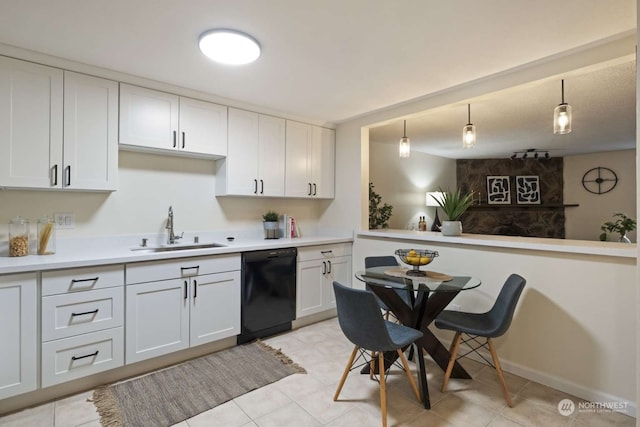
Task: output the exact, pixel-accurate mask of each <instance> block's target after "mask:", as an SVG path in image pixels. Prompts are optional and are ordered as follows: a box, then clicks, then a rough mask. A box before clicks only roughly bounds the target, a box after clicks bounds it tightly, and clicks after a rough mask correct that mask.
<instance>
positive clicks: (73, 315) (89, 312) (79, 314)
mask: <svg viewBox="0 0 640 427" xmlns="http://www.w3.org/2000/svg"><path fill="white" fill-rule="evenodd" d="M87 314H98V309H97V308H96V309H95V310H91V311H83V312H82V313H71V316H72V317H75V316H86V315H87Z"/></svg>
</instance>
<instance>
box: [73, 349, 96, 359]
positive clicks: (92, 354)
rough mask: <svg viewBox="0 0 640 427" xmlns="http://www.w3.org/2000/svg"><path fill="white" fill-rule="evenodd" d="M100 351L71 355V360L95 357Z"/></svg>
mask: <svg viewBox="0 0 640 427" xmlns="http://www.w3.org/2000/svg"><path fill="white" fill-rule="evenodd" d="M98 351H99V350H96V351H95V352H93V353H91V354H85V355H84V356H71V360H80V359H86V358H87V357H95V356H97V355H98Z"/></svg>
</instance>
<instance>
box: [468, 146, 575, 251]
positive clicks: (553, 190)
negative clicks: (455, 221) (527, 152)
mask: <svg viewBox="0 0 640 427" xmlns="http://www.w3.org/2000/svg"><path fill="white" fill-rule="evenodd" d="M492 175H506V176H509V182H510V186H511V204H510V205H489V204H487V176H492ZM519 175H536V176H538V177H539V178H540V193H541V194H540V196H541V202H542V203H541V204H540V205H518V204H517V203H516V187H515V185H516V183H515V179H516V178H515V177H516V176H519ZM456 178H457V183H458V187H460V188H461V189H462V191H469V190H474V192H476V199H477V202H476V205H475V206H474V207H472V208H471V209H469V210H468V211H467V212H466V213H465V215H464V216H463V217H462V218H461V220H462V223H463V228H464V232H465V233H478V234H500V235H507V236H529V237H551V238H559V239H563V238H564V236H565V232H564V221H565V218H564V208H562V207H561V205H562V203H563V199H562V197H563V196H562V195H563V185H564V183H563V159H562V158H551V159H540V160H537V159H514V160H511V159H459V160H457V161H456Z"/></svg>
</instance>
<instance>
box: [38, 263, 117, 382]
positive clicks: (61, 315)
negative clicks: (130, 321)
mask: <svg viewBox="0 0 640 427" xmlns="http://www.w3.org/2000/svg"><path fill="white" fill-rule="evenodd" d="M41 286H42V309H41V310H42V314H41V318H42V323H41V331H42V373H41V375H42V387H49V386H52V385H56V384H60V383H63V382H66V381H71V380H75V379H78V378H82V377H84V376H87V375H92V374H95V373H98V372H103V371H106V370H109V369H113V368H117V367H119V366H122V365H124V328H123V327H124V267H123V266H122V265H114V266H101V267H89V268H76V269H69V270H58V271H50V272H49V271H45V272H43V273H42V284H41Z"/></svg>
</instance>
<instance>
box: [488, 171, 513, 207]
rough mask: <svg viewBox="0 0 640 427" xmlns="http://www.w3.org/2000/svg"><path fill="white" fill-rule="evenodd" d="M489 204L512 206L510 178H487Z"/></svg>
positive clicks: (504, 176) (501, 176)
mask: <svg viewBox="0 0 640 427" xmlns="http://www.w3.org/2000/svg"><path fill="white" fill-rule="evenodd" d="M487 203H489V204H490V205H510V204H511V187H510V185H509V177H508V176H506V175H499V176H487Z"/></svg>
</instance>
